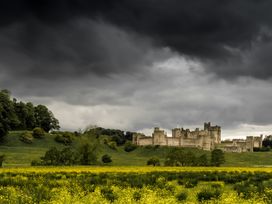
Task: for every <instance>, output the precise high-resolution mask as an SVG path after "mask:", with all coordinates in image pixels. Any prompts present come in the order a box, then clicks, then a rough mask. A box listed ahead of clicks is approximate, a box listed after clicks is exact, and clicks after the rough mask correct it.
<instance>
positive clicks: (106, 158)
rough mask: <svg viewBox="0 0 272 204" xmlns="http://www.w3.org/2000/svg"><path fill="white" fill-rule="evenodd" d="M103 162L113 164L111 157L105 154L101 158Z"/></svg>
mask: <svg viewBox="0 0 272 204" xmlns="http://www.w3.org/2000/svg"><path fill="white" fill-rule="evenodd" d="M101 160H102V162H103V163H105V164H106V163H111V162H112V159H111V156H110V155H108V154H104V155H103V156H102V158H101Z"/></svg>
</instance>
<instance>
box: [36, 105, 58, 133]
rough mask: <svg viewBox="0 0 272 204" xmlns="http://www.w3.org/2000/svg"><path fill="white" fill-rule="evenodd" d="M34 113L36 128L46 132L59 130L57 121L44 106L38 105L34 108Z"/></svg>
mask: <svg viewBox="0 0 272 204" xmlns="http://www.w3.org/2000/svg"><path fill="white" fill-rule="evenodd" d="M34 112H35V118H36V125H37V127H41V128H42V129H44V130H45V131H46V132H49V131H50V130H53V129H59V121H58V120H57V119H56V118H55V117H54V115H53V113H52V112H51V111H50V110H48V108H47V107H46V106H44V105H38V106H36V107H35V108H34Z"/></svg>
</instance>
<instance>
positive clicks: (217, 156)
mask: <svg viewBox="0 0 272 204" xmlns="http://www.w3.org/2000/svg"><path fill="white" fill-rule="evenodd" d="M224 162H225V156H224V152H223V151H222V150H221V149H214V150H213V151H212V153H211V164H212V165H213V166H220V165H221V164H223V163H224Z"/></svg>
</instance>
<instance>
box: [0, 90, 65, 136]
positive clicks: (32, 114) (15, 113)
mask: <svg viewBox="0 0 272 204" xmlns="http://www.w3.org/2000/svg"><path fill="white" fill-rule="evenodd" d="M35 127H40V128H42V129H43V130H44V131H46V132H49V131H50V130H53V129H59V128H60V126H59V121H58V120H57V119H56V118H55V117H54V115H53V113H52V112H51V111H50V110H49V109H48V108H47V107H46V106H45V105H37V106H34V105H33V104H32V103H31V102H27V103H24V102H22V101H17V99H16V98H13V99H12V98H11V95H10V92H9V91H8V90H1V91H0V138H2V137H3V136H5V135H6V134H7V133H8V131H10V130H32V129H33V128H35Z"/></svg>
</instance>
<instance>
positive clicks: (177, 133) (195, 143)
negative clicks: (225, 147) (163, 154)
mask: <svg viewBox="0 0 272 204" xmlns="http://www.w3.org/2000/svg"><path fill="white" fill-rule="evenodd" d="M133 143H134V144H136V145H141V146H143V145H164V146H177V147H196V148H200V149H203V150H212V149H214V148H215V145H216V144H219V143H221V128H220V127H219V126H211V123H210V122H208V123H204V129H203V130H199V128H196V129H195V130H194V131H190V130H189V129H183V128H175V129H173V130H172V137H168V136H167V134H166V133H165V132H164V130H161V129H160V128H159V127H155V128H154V132H153V134H152V136H145V135H144V134H139V133H136V134H134V135H133Z"/></svg>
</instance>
